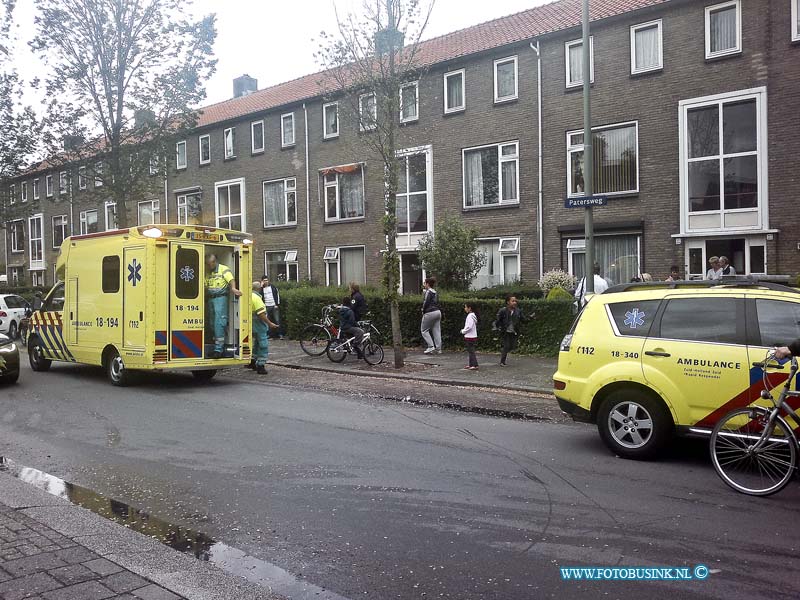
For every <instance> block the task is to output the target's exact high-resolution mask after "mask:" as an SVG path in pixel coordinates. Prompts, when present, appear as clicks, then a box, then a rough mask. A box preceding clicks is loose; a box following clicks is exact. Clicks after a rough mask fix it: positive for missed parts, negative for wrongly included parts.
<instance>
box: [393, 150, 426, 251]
mask: <svg viewBox="0 0 800 600" xmlns="http://www.w3.org/2000/svg"><path fill="white" fill-rule="evenodd" d="M398 160H399V162H400V168H399V170H398V171H399V173H398V182H397V234H398V236H402V235H404V234H412V233H426V232H427V231H428V192H429V185H428V183H429V182H428V152H414V153H412V152H409V153H408V154H405V155H403V156H400V157H399V159H398ZM398 245H401V244H400V243H398ZM402 245H409V246H410V245H412V244H411V240H410V239H409V240H408V243H405V244H402Z"/></svg>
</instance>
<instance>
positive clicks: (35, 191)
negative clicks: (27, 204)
mask: <svg viewBox="0 0 800 600" xmlns="http://www.w3.org/2000/svg"><path fill="white" fill-rule="evenodd" d="M31 187H32V188H33V190H32V191H33V199H34V200H38V199H39V179H34V180H33V183H32V185H31Z"/></svg>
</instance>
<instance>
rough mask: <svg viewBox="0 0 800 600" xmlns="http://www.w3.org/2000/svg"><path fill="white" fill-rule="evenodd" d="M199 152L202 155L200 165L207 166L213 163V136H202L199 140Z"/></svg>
mask: <svg viewBox="0 0 800 600" xmlns="http://www.w3.org/2000/svg"><path fill="white" fill-rule="evenodd" d="M197 145H198V151H199V153H200V164H201V165H207V164H209V163H211V136H210V135H208V134H206V135H201V136H200V137H199V138H197Z"/></svg>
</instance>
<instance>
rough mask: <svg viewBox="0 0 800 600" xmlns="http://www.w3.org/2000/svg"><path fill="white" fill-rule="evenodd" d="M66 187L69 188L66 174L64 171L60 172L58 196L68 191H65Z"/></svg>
mask: <svg viewBox="0 0 800 600" xmlns="http://www.w3.org/2000/svg"><path fill="white" fill-rule="evenodd" d="M68 187H69V182H68V181H67V172H66V171H61V172H60V173H59V174H58V193H59V195H61V194H66V193H67V191H68V189H67V188H68Z"/></svg>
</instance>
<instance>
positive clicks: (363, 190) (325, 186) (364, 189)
mask: <svg viewBox="0 0 800 600" xmlns="http://www.w3.org/2000/svg"><path fill="white" fill-rule="evenodd" d="M352 164H353V163H350V164H348V165H337V166H335V167H326V168H324V169H321V170H320V176H321V177H322V185H321V186H320V190H321V191H322V205H323V208H324V210H325V222H326V223H346V222H347V221H363V220H364V218H365V217H366V216H367V182H366V181H365V179H366V176H365V173H364V163H358V168H359V169H360V170H361V195H362V201H363V205H364V214H363V215H360V216H358V217H342V216H341V215H340V214H339V209H340V208H341V205H340V204H339V200H340V198H339V177H340V176H341V175H342V174H343V173H334V174H335V175H336V183H328V182H327V181H325V178H326V177H327V175H325V174H324V173H323V172H322V171H327V170H328V169H338V168H340V167H348V166H352ZM348 174H349V173H348ZM330 187H335V188H336V217H328V188H330Z"/></svg>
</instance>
